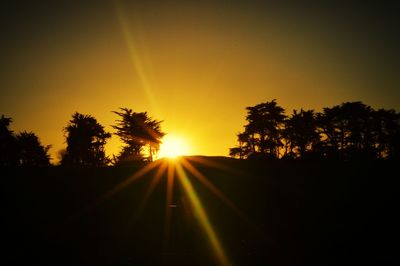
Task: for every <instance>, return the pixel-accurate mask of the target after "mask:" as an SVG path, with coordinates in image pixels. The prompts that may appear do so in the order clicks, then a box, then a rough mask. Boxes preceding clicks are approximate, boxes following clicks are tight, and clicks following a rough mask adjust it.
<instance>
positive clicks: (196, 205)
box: [176, 163, 230, 266]
mask: <svg viewBox="0 0 400 266" xmlns="http://www.w3.org/2000/svg"><path fill="white" fill-rule="evenodd" d="M176 171H177V176H178V180H179V181H180V182H181V184H182V187H183V188H184V191H185V192H186V195H187V196H188V198H189V200H190V203H191V205H192V207H193V210H194V212H195V213H196V215H197V217H198V219H199V222H200V225H201V227H202V228H203V230H204V231H205V232H206V234H207V237H208V240H209V241H210V244H211V247H212V250H213V251H214V252H215V255H216V258H217V259H218V261H219V263H220V265H223V266H228V265H230V263H229V261H228V258H227V257H226V255H225V252H224V250H223V248H222V246H221V243H220V241H219V240H218V237H217V234H216V233H215V231H214V229H213V227H212V225H211V223H210V220H209V218H208V215H207V213H206V211H205V209H204V207H203V205H202V204H201V201H200V199H199V197H198V196H197V193H196V191H195V190H194V188H193V185H192V183H191V182H190V181H189V178H188V177H187V175H186V173H185V170H184V169H183V167H182V166H181V165H180V164H179V163H177V164H176Z"/></svg>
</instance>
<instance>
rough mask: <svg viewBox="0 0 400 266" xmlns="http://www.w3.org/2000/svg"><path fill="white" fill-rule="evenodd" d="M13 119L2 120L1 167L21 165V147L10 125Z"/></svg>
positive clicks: (0, 131)
mask: <svg viewBox="0 0 400 266" xmlns="http://www.w3.org/2000/svg"><path fill="white" fill-rule="evenodd" d="M11 123H12V118H10V117H5V116H4V115H2V116H1V118H0V166H14V165H18V164H19V147H18V143H17V140H16V138H15V136H14V133H13V131H12V130H10V128H9V127H10V124H11Z"/></svg>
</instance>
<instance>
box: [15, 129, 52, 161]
mask: <svg viewBox="0 0 400 266" xmlns="http://www.w3.org/2000/svg"><path fill="white" fill-rule="evenodd" d="M16 139H17V142H18V146H19V152H20V155H19V162H20V164H21V165H25V166H49V165H50V155H49V154H48V151H49V149H50V147H51V146H50V145H48V146H46V147H45V146H43V145H42V144H41V143H40V141H39V138H38V137H37V136H36V135H35V134H34V133H33V132H26V131H23V132H21V133H19V134H18V135H17V136H16Z"/></svg>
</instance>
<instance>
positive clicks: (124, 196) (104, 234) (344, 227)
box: [1, 156, 399, 265]
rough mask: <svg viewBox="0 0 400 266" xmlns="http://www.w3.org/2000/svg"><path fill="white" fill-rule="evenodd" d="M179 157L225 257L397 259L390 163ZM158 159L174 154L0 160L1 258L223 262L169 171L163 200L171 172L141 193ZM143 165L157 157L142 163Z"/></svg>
mask: <svg viewBox="0 0 400 266" xmlns="http://www.w3.org/2000/svg"><path fill="white" fill-rule="evenodd" d="M181 160H182V158H181ZM183 160H186V161H187V162H190V164H191V165H192V166H193V168H194V169H196V170H197V171H198V172H199V173H201V175H203V176H204V177H206V180H207V181H208V182H209V184H211V186H208V187H207V186H206V185H205V184H206V183H207V182H203V181H201V179H199V178H198V177H196V175H195V174H194V173H195V172H190V171H186V176H187V178H188V180H190V183H191V184H192V186H193V189H194V190H195V192H196V194H197V196H198V198H199V199H200V202H201V205H202V206H203V207H204V210H205V212H206V214H207V216H208V218H209V222H210V224H211V225H212V228H213V229H214V230H215V233H216V235H217V238H218V240H219V242H220V244H221V246H222V248H223V250H224V253H225V255H226V257H227V258H228V260H229V264H230V265H337V264H340V263H342V262H343V261H346V262H350V263H355V264H367V265H372V264H375V265H376V264H384V265H394V264H396V263H398V262H399V261H398V256H397V255H396V251H395V248H394V247H395V246H394V243H395V237H394V234H393V232H394V231H395V229H396V228H397V224H396V223H395V216H396V210H397V202H398V196H397V195H398V193H397V191H396V189H397V187H398V181H397V179H396V176H395V175H394V174H393V173H395V172H394V170H395V169H396V165H395V164H394V163H393V162H390V161H374V162H372V163H369V164H363V163H355V162H353V163H351V164H350V163H346V162H332V161H322V162H319V163H315V162H304V161H302V162H300V161H284V160H280V161H274V162H271V163H268V162H265V161H261V160H239V159H233V158H226V157H207V156H188V157H184V158H183ZM178 161H179V159H178ZM163 163H165V165H167V164H171V165H172V164H177V163H178V162H177V160H175V161H170V160H168V159H162V160H159V161H156V162H153V163H148V164H144V165H136V166H135V165H133V166H125V167H122V166H121V167H102V168H95V167H92V168H82V167H42V168H34V167H15V168H3V169H2V179H1V182H2V186H1V187H2V192H1V195H2V205H3V208H2V210H3V212H2V213H3V214H2V217H3V218H2V239H3V243H4V245H3V249H2V261H4V262H7V263H6V264H7V265H20V264H22V263H27V262H29V263H31V264H41V265H44V264H45V265H50V264H51V265H54V264H56V265H221V261H218V258H216V256H215V252H214V250H213V246H212V245H210V240H209V236H208V234H207V233H206V232H205V231H204V230H203V227H202V223H201V221H200V219H199V216H198V213H197V212H196V209H195V208H194V205H193V204H191V203H192V202H191V201H190V199H191V198H190V195H188V193H187V191H186V190H185V185H184V183H182V182H180V181H179V180H180V178H181V177H179V176H175V183H174V185H173V192H172V193H173V195H172V196H171V197H170V202H168V200H167V199H168V192H167V191H168V189H167V187H168V180H169V179H168V171H165V172H162V175H161V176H160V179H159V182H158V183H157V186H155V187H154V190H153V192H152V193H151V195H150V194H149V193H148V192H149V187H151V184H152V183H153V182H154V180H155V176H157V172H158V169H160V167H161V165H163ZM151 164H156V165H157V166H156V167H153V168H152V169H150V168H149V169H150V170H148V171H147V172H143V169H146V167H147V166H148V165H151ZM166 167H167V168H168V166H166ZM173 167H176V166H171V168H173ZM141 171H142V172H143V173H144V175H140V174H138V173H141ZM175 173H179V169H178V168H176V169H175ZM132 177H133V178H132ZM129 180H130V181H131V182H128V181H129ZM124 183H125V184H126V186H120V184H124ZM115 188H117V189H115ZM210 188H215V189H217V190H218V191H220V192H222V194H223V195H224V197H221V196H220V195H219V196H218V194H217V193H215V191H213V190H212V189H210ZM110 191H111V193H110ZM113 191H114V192H115V193H112V192H113ZM147 196H148V197H147ZM146 197H147V198H148V200H147V201H144V199H145V198H146ZM143 202H145V204H144V203H143ZM167 203H169V204H167ZM230 204H231V205H230ZM167 213H169V218H168V219H167V217H168V215H167ZM166 215H167V216H166ZM166 220H169V222H168V224H169V225H168V226H166ZM167 227H168V228H169V229H168V230H167V231H168V234H166V228H167Z"/></svg>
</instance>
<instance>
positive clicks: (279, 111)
mask: <svg viewBox="0 0 400 266" xmlns="http://www.w3.org/2000/svg"><path fill="white" fill-rule="evenodd" d="M246 110H247V115H246V121H247V123H246V124H245V125H244V130H243V132H240V133H239V134H238V135H237V141H238V145H237V146H235V147H233V148H230V152H229V154H230V156H232V157H236V158H242V159H246V158H274V159H321V158H324V159H334V160H344V161H348V160H374V159H399V158H400V113H398V112H396V111H395V110H392V109H390V110H388V109H383V108H381V109H378V110H375V109H373V108H372V107H370V106H368V105H365V104H364V103H362V102H359V101H357V102H345V103H342V104H340V105H335V106H333V107H326V108H323V110H322V112H315V111H314V110H303V109H300V110H293V112H292V113H291V114H290V115H286V114H285V109H284V108H282V107H281V106H279V105H278V104H277V102H276V100H272V101H269V102H265V103H260V104H257V105H255V106H250V107H247V108H246Z"/></svg>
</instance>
